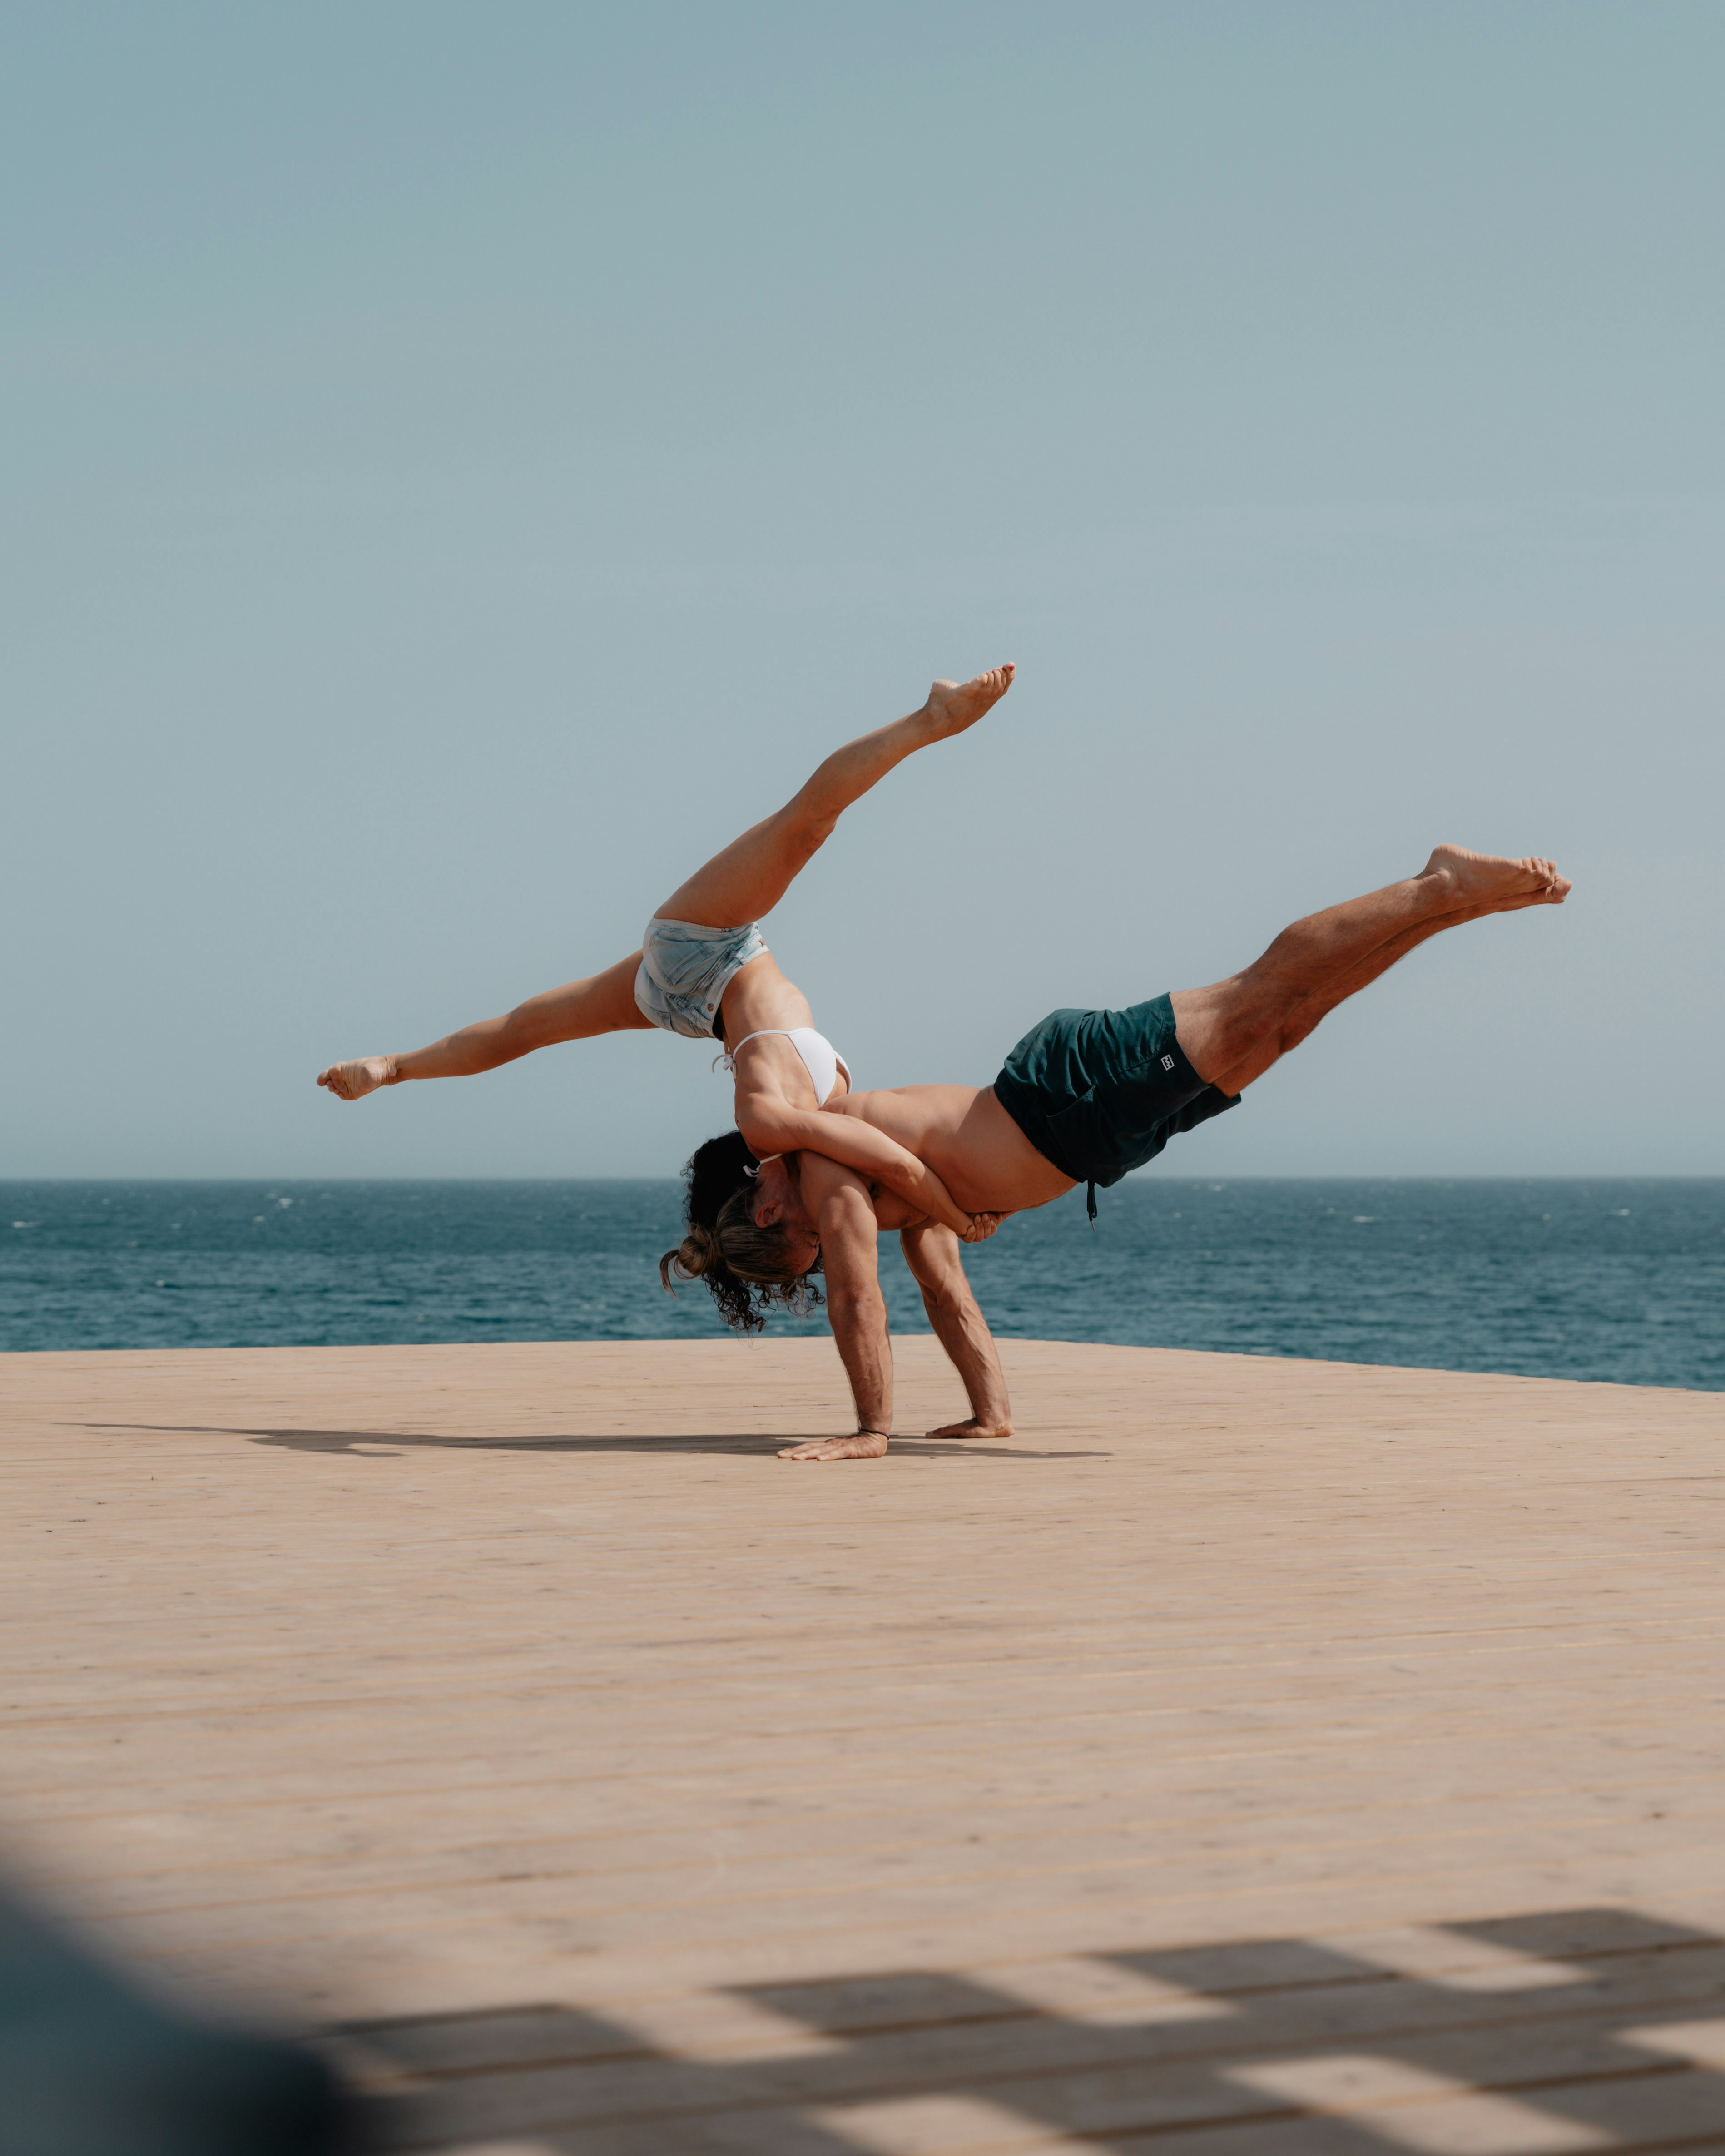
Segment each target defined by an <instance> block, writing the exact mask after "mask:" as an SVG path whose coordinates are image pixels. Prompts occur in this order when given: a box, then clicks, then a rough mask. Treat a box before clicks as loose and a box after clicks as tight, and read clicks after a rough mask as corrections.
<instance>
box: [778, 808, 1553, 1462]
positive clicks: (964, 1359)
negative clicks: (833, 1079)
mask: <svg viewBox="0 0 1725 2156" xmlns="http://www.w3.org/2000/svg"><path fill="white" fill-rule="evenodd" d="M1569 888H1570V886H1569V884H1568V880H1567V879H1566V878H1564V877H1563V876H1560V875H1558V872H1557V870H1556V869H1555V868H1553V865H1552V864H1551V863H1550V862H1549V861H1548V860H1532V859H1530V860H1505V859H1502V858H1501V857H1499V856H1497V855H1482V854H1473V853H1469V852H1467V851H1466V850H1465V849H1464V848H1462V847H1460V846H1440V847H1438V848H1437V849H1436V850H1435V852H1434V853H1433V855H1432V856H1431V858H1430V860H1429V861H1428V862H1427V863H1426V865H1425V868H1424V869H1422V870H1420V874H1419V875H1417V876H1411V877H1409V879H1408V880H1406V881H1405V882H1402V883H1395V884H1391V885H1388V886H1387V888H1385V889H1384V890H1383V891H1372V892H1369V893H1368V895H1367V896H1365V897H1363V898H1356V899H1350V900H1349V901H1348V902H1347V903H1346V904H1345V905H1342V906H1332V907H1331V908H1330V909H1329V910H1328V911H1327V912H1323V913H1315V914H1312V915H1311V916H1309V917H1308V918H1307V919H1306V920H1303V921H1296V922H1295V923H1294V925H1293V926H1292V927H1291V928H1286V929H1284V930H1283V931H1282V932H1281V935H1280V936H1278V937H1276V941H1275V942H1273V943H1272V944H1271V946H1270V948H1269V949H1268V950H1267V951H1266V952H1265V953H1264V955H1263V957H1260V959H1259V960H1258V961H1257V962H1256V963H1255V964H1254V965H1251V966H1249V967H1248V968H1246V970H1245V972H1244V973H1236V974H1235V975H1233V976H1232V977H1231V978H1229V979H1227V980H1225V981H1218V982H1216V983H1214V985H1213V986H1212V987H1209V988H1183V989H1178V990H1177V991H1175V993H1173V994H1172V995H1165V996H1159V997H1158V998H1155V999H1154V1000H1153V1002H1150V1003H1147V1004H1137V1005H1135V1006H1133V1007H1132V1009H1128V1010H1122V1011H1055V1013H1053V1014H1051V1015H1050V1017H1048V1018H1046V1019H1044V1020H1043V1022H1042V1024H1040V1025H1039V1026H1037V1027H1035V1028H1034V1029H1033V1030H1032V1031H1031V1032H1029V1034H1026V1035H1025V1036H1024V1039H1022V1040H1021V1041H1020V1042H1019V1044H1018V1045H1017V1047H1015V1048H1014V1050H1012V1052H1011V1054H1010V1055H1009V1056H1008V1057H1007V1060H1006V1063H1005V1065H1004V1068H1003V1070H1002V1071H1001V1073H1000V1075H999V1077H998V1078H997V1079H996V1080H995V1081H994V1083H993V1086H984V1087H981V1088H978V1087H976V1086H901V1087H898V1088H896V1090H894V1091H888V1092H871V1093H856V1094H852V1095H850V1096H848V1097H846V1098H845V1099H844V1100H841V1101H833V1102H831V1103H829V1106H828V1107H827V1109H826V1110H825V1111H824V1113H827V1114H836V1115H845V1116H860V1117H861V1118H862V1119H863V1120H864V1121H865V1122H867V1123H869V1124H871V1125H872V1126H873V1127H875V1129H877V1130H879V1131H880V1132H884V1133H885V1134H886V1136H887V1137H891V1138H893V1139H895V1140H896V1142H898V1144H899V1145H901V1146H902V1147H905V1148H906V1151H908V1152H911V1153H913V1154H915V1156H916V1158H917V1159H919V1160H921V1161H922V1162H923V1163H926V1165H927V1167H928V1168H932V1170H933V1171H934V1173H935V1174H936V1175H937V1176H938V1177H939V1178H940V1180H941V1182H942V1183H943V1184H944V1185H945V1187H946V1188H947V1191H949V1192H950V1193H951V1194H952V1200H953V1202H954V1203H955V1204H957V1206H958V1207H959V1208H960V1209H962V1210H963V1211H964V1212H967V1213H970V1214H980V1215H984V1216H994V1219H995V1220H996V1221H997V1222H998V1219H999V1218H1001V1217H1004V1215H1005V1214H1009V1213H1018V1212H1023V1211H1025V1210H1027V1209H1029V1208H1030V1207H1032V1206H1036V1205H1046V1204H1049V1203H1050V1201H1051V1200H1053V1199H1056V1198H1059V1197H1061V1196H1063V1195H1064V1194H1065V1192H1067V1191H1068V1190H1070V1189H1071V1188H1073V1186H1074V1185H1075V1183H1088V1184H1089V1185H1090V1199H1089V1202H1090V1205H1091V1212H1092V1214H1094V1212H1095V1206H1096V1195H1095V1193H1096V1185H1097V1184H1098V1183H1103V1184H1106V1183H1117V1182H1118V1181H1119V1179H1120V1178H1121V1177H1122V1175H1125V1174H1127V1173H1128V1172H1129V1171H1130V1170H1131V1169H1132V1168H1140V1167H1142V1165H1143V1164H1144V1163H1145V1162H1146V1161H1147V1160H1151V1159H1153V1158H1154V1157H1155V1156H1156V1155H1157V1154H1158V1153H1159V1152H1161V1151H1162V1149H1163V1146H1165V1145H1166V1144H1167V1142H1168V1139H1169V1138H1170V1137H1172V1136H1173V1134H1174V1133H1175V1132H1180V1131H1189V1130H1191V1129H1193V1128H1194V1127H1195V1126H1196V1125H1197V1124H1199V1123H1201V1122H1207V1121H1208V1120H1209V1117H1210V1116H1215V1115H1219V1114H1221V1113H1222V1112H1223V1111H1224V1110H1226V1109H1229V1108H1232V1107H1235V1106H1238V1104H1239V1101H1240V1095H1241V1094H1242V1093H1243V1092H1244V1091H1245V1088H1246V1087H1247V1086H1250V1085H1252V1084H1254V1083H1255V1081H1257V1080H1258V1079H1260V1078H1261V1077H1262V1076H1263V1075H1264V1073H1265V1072H1266V1070H1268V1069H1269V1068H1270V1066H1271V1064H1272V1063H1274V1062H1276V1060H1277V1059H1278V1058H1279V1057H1281V1056H1283V1055H1286V1054H1287V1052H1288V1050H1290V1049H1291V1048H1295V1047H1297V1046H1298V1045H1299V1044H1300V1042H1301V1041H1302V1040H1303V1039H1305V1038H1306V1036H1307V1034H1309V1033H1310V1032H1311V1031H1312V1028H1313V1027H1314V1026H1315V1025H1317V1023H1318V1021H1319V1020H1320V1019H1322V1018H1323V1017H1324V1016H1325V1014H1327V1012H1329V1011H1332V1010H1333V1009H1335V1008H1336V1006H1337V1004H1339V1003H1342V1002H1343V1001H1345V1000H1346V998H1348V997H1349V996H1352V995H1356V994H1358V992H1359V990H1360V989H1362V988H1364V987H1366V986H1367V984H1368V983H1370V982H1372V981H1375V980H1376V979H1377V978H1378V975H1379V974H1380V973H1384V972H1385V971H1386V970H1387V969H1388V968H1389V967H1391V966H1393V965H1394V963H1395V962H1396V960H1397V959H1398V958H1400V957H1404V956H1405V954H1406V953H1407V952H1409V951H1411V950H1412V949H1413V948H1414V945H1415V944H1416V943H1423V942H1425V939H1426V938H1427V937H1429V936H1435V935H1436V934H1437V933H1438V932H1439V931H1440V929H1445V928H1456V927H1460V926H1461V923H1462V922H1463V921H1478V920H1480V919H1481V918H1483V916H1486V914H1489V913H1512V912H1516V911H1519V909H1521V908H1522V907H1523V906H1561V905H1562V904H1563V901H1564V899H1565V898H1567V897H1568V894H1569ZM754 1219H755V1223H756V1224H757V1227H760V1228H762V1229H769V1228H774V1227H777V1228H779V1229H782V1230H784V1231H788V1232H789V1234H790V1235H801V1236H803V1237H805V1238H808V1239H811V1240H812V1239H814V1238H816V1237H818V1238H819V1250H820V1255H821V1260H822V1265H823V1270H824V1274H825V1278H826V1287H827V1305H828V1309H829V1313H830V1316H831V1320H832V1327H833V1336H834V1339H835V1340H836V1341H837V1342H838V1347H839V1354H840V1356H841V1357H842V1358H843V1360H844V1363H845V1373H846V1375H847V1376H848V1377H849V1378H850V1389H851V1392H852V1394H853V1396H854V1398H855V1403H856V1411H857V1428H856V1430H855V1432H854V1433H853V1434H852V1435H850V1436H846V1437H835V1438H829V1439H827V1440H824V1441H822V1442H819V1443H816V1444H812V1445H793V1446H790V1447H788V1448H787V1449H786V1450H784V1451H783V1452H782V1453H781V1455H780V1457H781V1458H782V1459H785V1460H872V1459H877V1458H879V1456H880V1455H881V1454H882V1453H883V1452H885V1451H886V1445H887V1439H888V1435H889V1433H890V1431H891V1426H892V1358H891V1346H890V1343H889V1342H888V1338H887V1332H886V1304H885V1302H884V1301H883V1300H882V1298H881V1295H880V1281H879V1279H878V1276H877V1268H876V1245H877V1240H878V1237H879V1235H880V1230H881V1229H898V1230H899V1232H900V1234H901V1238H902V1240H903V1245H904V1249H905V1255H906V1258H907V1260H909V1262H910V1265H911V1271H912V1273H913V1274H914V1275H915V1276H916V1280H917V1282H918V1284H919V1285H920V1286H921V1287H922V1292H923V1301H924V1304H925V1306H926V1307H927V1310H928V1312H929V1316H930V1319H931V1322H932V1323H933V1325H934V1327H935V1330H936V1332H937V1334H938V1335H939V1337H940V1339H941V1342H942V1345H943V1346H944V1347H945V1348H946V1349H947V1353H948V1354H949V1355H950V1356H951V1358H952V1361H953V1363H955V1365H956V1366H957V1369H958V1372H959V1374H960V1376H961V1377H962V1378H963V1380H964V1383H965V1388H966V1390H967V1391H968V1394H969V1396H970V1400H971V1406H972V1420H971V1422H970V1423H968V1424H955V1425H953V1426H952V1427H951V1428H950V1429H949V1430H944V1431H941V1432H939V1433H937V1435H942V1436H958V1435H963V1436H978V1437H983V1436H1000V1435H1006V1434H1007V1433H1008V1432H1009V1430H1010V1428H1011V1421H1010V1414H1009V1408H1008V1405H1007V1399H1006V1389H1005V1384H1004V1380H1003V1379H1002V1378H1001V1375H1000V1366H999V1359H998V1358H997V1357H996V1356H995V1353H994V1349H993V1342H992V1341H991V1340H990V1338H989V1337H988V1327H987V1326H986V1325H985V1324H984V1323H983V1318H982V1313H981V1312H980V1311H979V1310H978V1308H977V1306H976V1301H975V1298H974V1297H973V1296H972V1295H971V1293H970V1291H969V1288H968V1285H966V1284H965V1282H964V1275H963V1264H962V1262H961V1260H960V1258H959V1255H958V1240H957V1236H956V1235H954V1234H953V1233H952V1230H951V1229H949V1228H945V1227H942V1226H940V1225H938V1224H936V1223H934V1222H932V1221H930V1220H928V1219H926V1218H924V1217H923V1216H922V1215H921V1214H918V1213H916V1210H915V1209H914V1208H913V1207H912V1206H911V1204H909V1203H908V1202H907V1201H906V1199H903V1198H901V1197H896V1196H895V1195H893V1194H892V1193H891V1192H890V1191H887V1190H886V1189H884V1188H883V1187H882V1186H881V1185H880V1183H870V1182H869V1181H867V1180H866V1179H865V1177H864V1176H863V1175H862V1174H861V1173H859V1172H858V1171H857V1170H855V1168H847V1167H845V1165H843V1164H842V1163H839V1162H838V1161H834V1160H831V1159H828V1158H825V1157H824V1156H823V1155H821V1154H819V1153H814V1152H800V1153H793V1154H788V1155H783V1156H780V1157H779V1158H776V1159H773V1160H768V1161H766V1162H763V1163H762V1166H761V1169H760V1174H759V1178H758V1182H757V1197H756V1199H755V1204H754Z"/></svg>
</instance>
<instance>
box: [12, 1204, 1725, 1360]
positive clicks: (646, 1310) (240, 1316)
mask: <svg viewBox="0 0 1725 2156" xmlns="http://www.w3.org/2000/svg"><path fill="white" fill-rule="evenodd" d="M678 1195H679V1186H678V1185H677V1184H675V1183H670V1182H663V1183H660V1182H651V1183H624V1182H603V1183H599V1182H594V1183H0V1348H7V1349H15V1348H53V1347H249V1346H265V1345H275V1344H283V1343H289V1344H292V1343H299V1344H308V1345H322V1344H328V1343H332V1342H393V1341H416V1340H635V1339H655V1338H665V1337H679V1336H680V1337H693V1336H697V1335H711V1334H714V1333H717V1332H720V1331H721V1327H720V1326H719V1324H718V1322H717V1320H716V1317H715V1316H714V1314H713V1312H712V1307H711V1304H710V1303H709V1301H708V1300H707V1298H706V1294H705V1293H704V1292H703V1291H701V1289H700V1288H699V1287H692V1288H685V1291H683V1294H682V1295H681V1296H680V1298H679V1299H678V1300H677V1301H672V1300H671V1299H670V1297H669V1296H665V1294H663V1293H662V1292H661V1291H660V1286H659V1281H658V1277H657V1272H656V1265H657V1261H658V1258H659V1254H660V1251H661V1250H665V1249H666V1248H667V1247H668V1246H669V1245H670V1244H671V1243H672V1242H673V1241H675V1238H676V1235H677V1233H678V1214H677V1207H678ZM1101 1208H1102V1212H1101V1221H1100V1224H1099V1227H1098V1230H1097V1232H1096V1233H1092V1232H1091V1229H1090V1227H1089V1225H1088V1224H1087V1223H1086V1219H1085V1217H1084V1206H1083V1202H1082V1195H1081V1193H1073V1195H1072V1196H1070V1197H1069V1198H1067V1199H1063V1200H1062V1201H1061V1202H1060V1204H1057V1205H1050V1206H1047V1207H1045V1208H1044V1209H1043V1210H1042V1211H1040V1212H1039V1213H1031V1214H1025V1215H1024V1216H1023V1217H1022V1218H1020V1219H1014V1220H1012V1221H1009V1223H1008V1224H1007V1225H1006V1227H1005V1228H1004V1229H1002V1231H1001V1233H1000V1234H999V1235H998V1236H997V1237H996V1238H995V1240H993V1242H991V1243H988V1244H987V1245H983V1247H982V1248H981V1249H979V1250H973V1251H971V1252H969V1253H968V1254H967V1263H968V1265H969V1268H970V1272H971V1277H972V1279H973V1281H974V1282H975V1284H976V1289H977V1293H978V1297H979V1299H980V1300H981V1302H982V1305H983V1309H984V1310H985V1311H986V1312H987V1313H988V1319H989V1322H990V1323H991V1324H992V1325H993V1327H994V1328H995V1330H996V1331H997V1332H1000V1333H1002V1334H1005V1335H1012V1334H1017V1335H1019V1336H1029V1337H1040V1338H1044V1339H1059V1340H1110V1341H1119V1342H1127V1343H1131V1344H1136V1345H1144V1346H1152V1347H1210V1348H1224V1349H1228V1350H1231V1351H1233V1352H1235V1353H1251V1354H1262V1355H1316V1356H1322V1357H1326V1358H1332V1359H1336V1360H1338V1361H1344V1362H1361V1363H1411V1364H1416V1365H1423V1366H1425V1367H1427V1368H1436V1369H1451V1370H1513V1371H1522V1372H1525V1373H1528V1374H1530V1375H1534V1376H1541V1377H1566V1378H1614V1379H1616V1380H1617V1381H1619V1382H1620V1383H1629V1384H1645V1385H1692V1386H1703V1387H1707V1388H1710V1389H1725V1180H1717V1179H1715V1180H1708V1181H1704V1182H1702V1181H1697V1182H1676V1181H1671V1182H1645V1183H1643V1182H1598V1183H1589V1182H1527V1183H1522V1182H1476V1183H1443V1182H1424V1181H1407V1182H1359V1183H1337V1182H1322V1183H1320V1182H1312V1183H1299V1182H1281V1181H1278V1182H1240V1183H1207V1182H1197V1181H1189V1182H1188V1181H1178V1180H1176V1179H1174V1178H1172V1177H1166V1176H1162V1177H1157V1176H1152V1177H1144V1178H1137V1179H1135V1180H1133V1181H1132V1182H1130V1183H1124V1184H1122V1185H1120V1186H1119V1187H1117V1188H1116V1189H1114V1190H1112V1191H1104V1192H1103V1193H1101ZM882 1250H883V1266H882V1270H883V1275H884V1276H885V1281H886V1292H887V1298H888V1302H889V1305H890V1306H891V1315H892V1323H893V1326H894V1328H895V1329H896V1330H897V1331H900V1332H926V1331H927V1321H926V1320H925V1319H924V1317H923V1315H922V1306H921V1304H920V1302H919V1301H917V1298H916V1291H915V1290H914V1288H913V1287H912V1286H911V1280H910V1276H909V1275H908V1274H907V1273H906V1270H905V1269H904V1265H903V1263H902V1261H901V1260H900V1258H899V1257H898V1255H897V1251H896V1240H895V1239H893V1238H891V1237H888V1238H886V1240H885V1241H884V1242H883V1245H882ZM815 1323H816V1324H817V1325H818V1324H819V1320H818V1319H817V1320H816V1321H815ZM779 1327H780V1329H781V1330H783V1331H788V1332H798V1331H799V1330H805V1329H808V1328H806V1327H798V1326H796V1325H795V1324H792V1323H788V1322H784V1321H780V1322H779Z"/></svg>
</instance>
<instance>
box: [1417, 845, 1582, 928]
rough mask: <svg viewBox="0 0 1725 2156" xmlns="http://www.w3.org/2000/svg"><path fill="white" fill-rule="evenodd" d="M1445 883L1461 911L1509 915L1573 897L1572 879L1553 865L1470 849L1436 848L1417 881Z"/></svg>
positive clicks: (1530, 858) (1556, 904) (1559, 903)
mask: <svg viewBox="0 0 1725 2156" xmlns="http://www.w3.org/2000/svg"><path fill="white" fill-rule="evenodd" d="M1428 879H1430V880H1432V881H1434V882H1441V883H1443V884H1444V885H1445V886H1446V887H1447V889H1448V891H1450V892H1451V893H1453V895H1454V897H1455V905H1456V906H1457V907H1458V908H1460V907H1461V906H1490V907H1491V908H1492V909H1493V910H1494V911H1502V912H1506V913H1507V912H1509V911H1512V910H1513V909H1514V908H1515V907H1517V906H1561V905H1562V904H1563V901H1564V900H1565V899H1566V898H1567V897H1568V896H1569V888H1570V886H1569V879H1568V876H1561V875H1558V872H1557V870H1556V868H1555V867H1554V866H1553V864H1552V863H1551V862H1550V861H1548V860H1542V859H1539V858H1538V857H1537V856H1530V857H1529V858H1528V859H1527V860H1521V861H1512V860H1507V859H1506V858H1505V857H1504V856H1503V855H1502V854H1475V853H1470V852H1469V851H1468V850H1467V848H1466V846H1434V847H1433V849H1432V854H1431V859H1430V860H1429V861H1428V862H1427V863H1426V864H1425V867H1424V868H1423V869H1421V870H1420V874H1419V876H1418V877H1417V878H1416V879H1415V880H1416V881H1419V882H1422V883H1423V882H1425V881H1426V880H1428Z"/></svg>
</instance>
